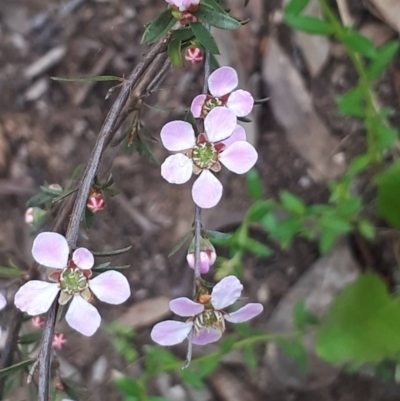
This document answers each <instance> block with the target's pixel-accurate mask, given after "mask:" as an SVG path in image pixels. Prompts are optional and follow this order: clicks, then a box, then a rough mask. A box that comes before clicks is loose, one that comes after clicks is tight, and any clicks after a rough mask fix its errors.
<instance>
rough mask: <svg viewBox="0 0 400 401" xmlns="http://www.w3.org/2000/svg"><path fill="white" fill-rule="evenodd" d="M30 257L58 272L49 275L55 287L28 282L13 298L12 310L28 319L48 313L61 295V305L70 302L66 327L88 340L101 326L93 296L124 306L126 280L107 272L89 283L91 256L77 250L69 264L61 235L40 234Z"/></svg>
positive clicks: (126, 292) (49, 284) (127, 292)
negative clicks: (16, 310)
mask: <svg viewBox="0 0 400 401" xmlns="http://www.w3.org/2000/svg"><path fill="white" fill-rule="evenodd" d="M32 255H33V258H34V259H35V260H36V262H38V263H40V264H41V265H43V266H47V267H52V268H54V269H57V270H58V271H56V272H53V273H52V274H51V275H50V277H51V278H52V279H54V280H56V281H57V282H56V283H49V282H46V281H40V280H31V281H28V282H27V283H26V284H24V285H23V286H22V287H21V288H20V289H19V290H18V291H17V293H16V294H15V306H16V307H17V308H19V309H21V310H22V311H23V312H26V313H28V314H29V315H31V316H35V315H41V314H42V313H45V312H47V311H48V310H49V308H50V306H51V305H52V303H53V301H54V299H55V298H56V297H57V296H58V295H60V297H59V299H58V302H59V303H60V304H61V305H64V304H66V303H67V302H68V301H69V300H72V301H71V304H70V306H69V309H68V312H67V314H66V316H65V319H66V321H67V322H68V324H69V325H70V326H71V327H72V328H74V329H75V330H77V331H79V332H80V333H82V334H83V335H85V336H91V335H93V334H94V333H95V331H96V330H97V329H98V328H99V326H100V322H101V317H100V314H99V312H98V311H97V309H96V308H95V307H94V306H93V305H92V304H91V303H90V302H91V301H92V298H93V296H92V293H93V294H94V295H96V297H97V298H98V299H99V300H100V301H103V302H107V303H109V304H113V305H118V304H121V303H122V302H125V301H126V300H127V299H128V298H129V296H130V288H129V283H128V280H127V279H126V278H125V277H124V276H123V275H122V274H121V273H119V272H117V271H113V270H110V271H107V272H105V273H102V274H99V275H98V276H97V277H95V278H93V279H90V277H91V276H92V271H91V268H92V267H93V264H94V258H93V255H92V254H91V253H90V252H89V251H88V250H87V249H86V248H78V249H76V250H75V251H74V253H73V254H72V259H71V260H69V247H68V243H67V240H66V239H65V238H64V237H63V236H62V235H60V234H57V233H52V232H44V233H41V234H39V235H38V236H37V237H36V238H35V240H34V242H33V247H32ZM60 291H61V292H60Z"/></svg>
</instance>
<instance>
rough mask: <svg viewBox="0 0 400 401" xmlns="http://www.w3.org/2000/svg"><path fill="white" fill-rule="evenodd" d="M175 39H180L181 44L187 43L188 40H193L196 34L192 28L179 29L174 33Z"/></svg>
mask: <svg viewBox="0 0 400 401" xmlns="http://www.w3.org/2000/svg"><path fill="white" fill-rule="evenodd" d="M172 35H173V38H174V39H178V40H180V41H181V42H185V41H186V40H189V39H192V38H193V37H194V34H193V32H192V30H191V29H190V28H183V29H177V30H176V31H173V32H172Z"/></svg>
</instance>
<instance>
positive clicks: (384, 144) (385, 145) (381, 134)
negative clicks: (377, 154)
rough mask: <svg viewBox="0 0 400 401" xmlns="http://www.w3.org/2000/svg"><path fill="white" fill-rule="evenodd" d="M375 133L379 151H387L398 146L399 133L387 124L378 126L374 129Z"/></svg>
mask: <svg viewBox="0 0 400 401" xmlns="http://www.w3.org/2000/svg"><path fill="white" fill-rule="evenodd" d="M373 129H374V131H375V137H376V144H377V147H378V149H379V150H382V151H383V150H386V149H389V148H392V147H393V146H395V145H396V142H397V139H398V137H399V131H398V130H397V129H395V128H391V127H388V126H386V125H385V124H383V123H381V124H377V125H376V126H374V127H373Z"/></svg>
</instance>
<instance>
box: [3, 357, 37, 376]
mask: <svg viewBox="0 0 400 401" xmlns="http://www.w3.org/2000/svg"><path fill="white" fill-rule="evenodd" d="M32 363H33V360H32V359H28V360H26V361H22V362H18V363H16V364H15V365H12V366H9V367H7V368H4V369H0V378H2V377H5V376H8V375H10V374H12V373H15V372H17V371H18V370H21V369H24V368H26V367H28V366H29V365H32Z"/></svg>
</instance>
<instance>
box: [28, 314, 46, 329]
mask: <svg viewBox="0 0 400 401" xmlns="http://www.w3.org/2000/svg"><path fill="white" fill-rule="evenodd" d="M31 323H32V326H33V327H37V328H38V329H41V328H42V327H43V326H44V320H43V319H42V318H41V317H40V316H34V317H33V318H32V319H31Z"/></svg>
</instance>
